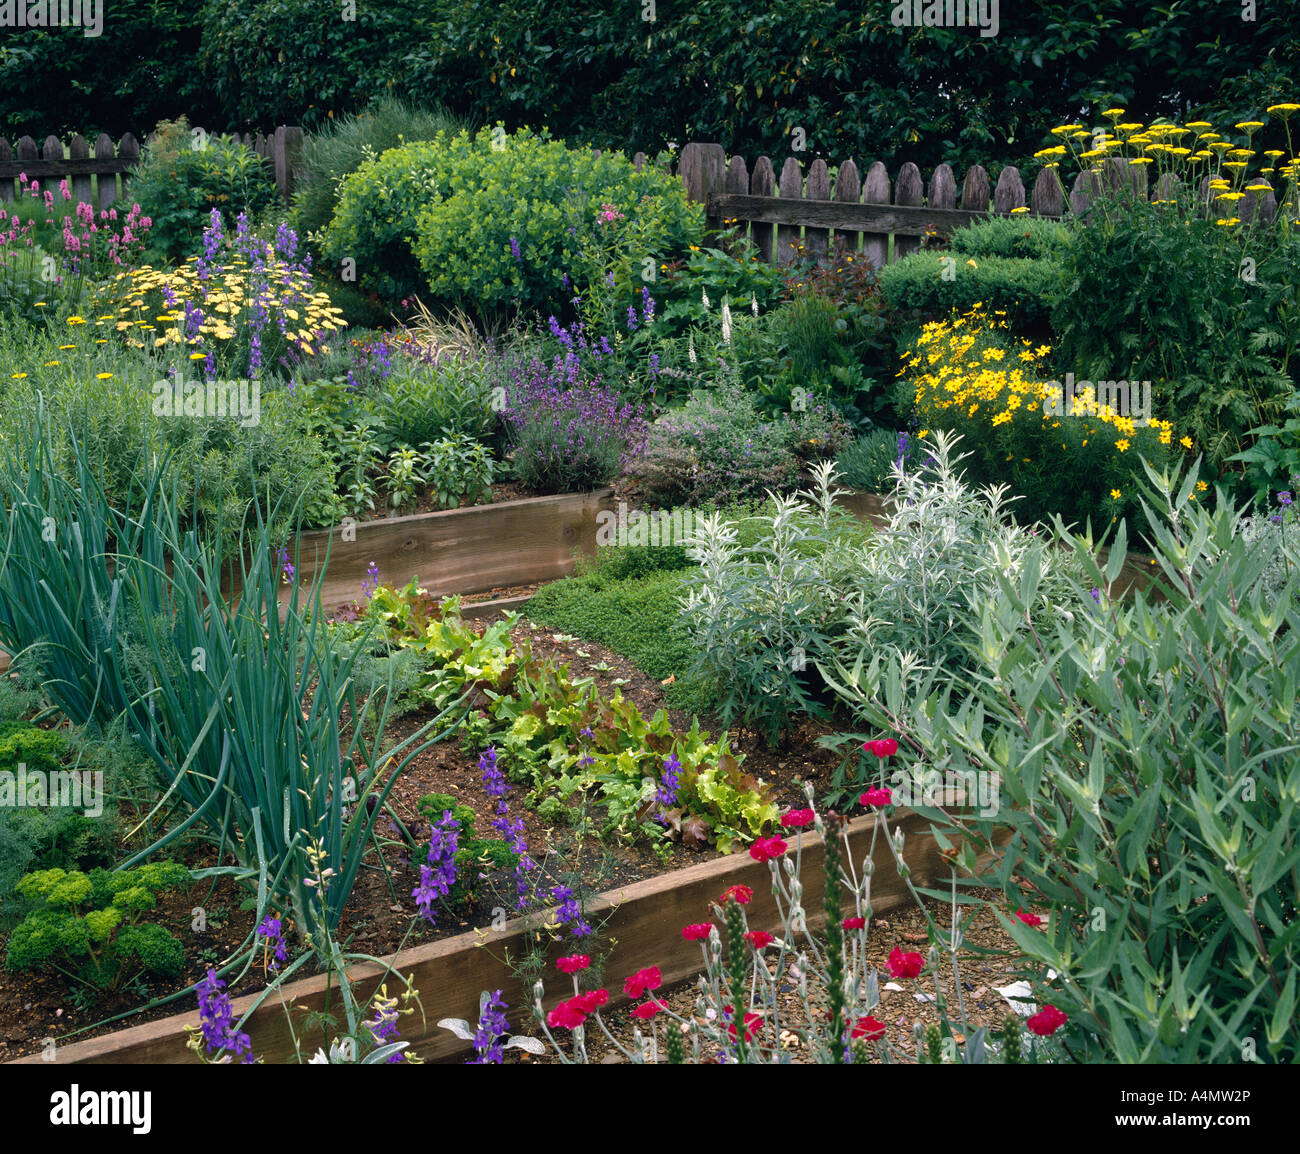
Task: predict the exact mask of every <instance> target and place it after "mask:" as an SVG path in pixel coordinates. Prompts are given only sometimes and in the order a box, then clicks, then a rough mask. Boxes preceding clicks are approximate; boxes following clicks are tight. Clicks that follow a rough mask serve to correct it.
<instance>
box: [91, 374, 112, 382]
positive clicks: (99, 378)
mask: <svg viewBox="0 0 1300 1154" xmlns="http://www.w3.org/2000/svg"><path fill="white" fill-rule="evenodd" d="M112 379H113V374H112V373H96V374H95V380H97V381H111V380H112Z"/></svg>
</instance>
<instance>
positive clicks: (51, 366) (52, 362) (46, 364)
mask: <svg viewBox="0 0 1300 1154" xmlns="http://www.w3.org/2000/svg"><path fill="white" fill-rule="evenodd" d="M58 363H59V362H58V361H46V362H45V367H46V368H47V369H52V368H54V366H55V365H57V364H58Z"/></svg>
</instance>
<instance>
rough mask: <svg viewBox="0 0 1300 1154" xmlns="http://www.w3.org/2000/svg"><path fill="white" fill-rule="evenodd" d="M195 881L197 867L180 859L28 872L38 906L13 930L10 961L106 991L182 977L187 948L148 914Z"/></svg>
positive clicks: (28, 890)
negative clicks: (148, 977) (144, 976)
mask: <svg viewBox="0 0 1300 1154" xmlns="http://www.w3.org/2000/svg"><path fill="white" fill-rule="evenodd" d="M189 882H190V871H189V870H187V869H186V868H185V867H184V866H181V865H177V864H176V863H174V862H156V863H153V864H150V865H143V866H138V867H136V868H135V869H128V870H121V871H118V872H116V873H110V872H109V871H108V870H103V869H96V870H91V872H90V873H89V874H84V873H81V872H79V871H73V872H71V873H69V872H68V871H66V870H62V869H49V870H39V871H37V872H36V873H30V874H27V875H26V876H25V877H24V878H23V879H22V880H21V881H20V882H19V883H18V886H17V892H18V894H19V896H20V897H22V898H24V899H26V900H27V901H28V902H29V903H30V904H31V905H32V906H33V907H35V908H33V909H32V911H31V912H30V913H29V914H28V915H27V916H26V918H24V919H23V921H22V922H21V923H19V925H18V926H17V927H16V928H15V929H14V931H13V933H12V934H11V935H10V937H9V947H8V951H7V953H6V956H5V964H6V965H7V966H8V968H9V969H10V970H32V969H57V970H59V971H60V972H62V973H64V974H66V975H68V976H69V977H70V978H73V979H74V980H75V981H77V982H79V983H81V984H83V985H85V986H89V987H91V988H93V989H95V990H98V991H100V992H101V993H110V992H112V991H114V990H117V989H120V988H121V986H122V985H123V984H124V983H125V982H127V981H129V980H130V979H131V978H132V977H133V976H136V975H138V974H140V973H149V974H153V975H156V976H158V977H164V978H174V977H175V976H176V975H177V974H179V973H180V972H181V968H182V966H183V965H184V963H185V949H184V947H183V946H182V945H181V943H180V942H179V941H178V940H177V939H176V938H175V937H174V936H173V935H172V934H171V933H169V932H168V931H167V930H166V929H164V928H163V927H162V926H160V925H157V924H150V923H146V922H145V921H144V919H145V915H147V914H148V913H149V911H150V910H152V909H153V908H154V906H155V905H156V904H157V898H158V895H159V894H161V893H165V892H167V891H170V890H175V889H181V888H184V887H186V886H188V885H189Z"/></svg>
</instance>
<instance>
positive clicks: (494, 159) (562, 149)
mask: <svg viewBox="0 0 1300 1154" xmlns="http://www.w3.org/2000/svg"><path fill="white" fill-rule="evenodd" d="M460 139H461V140H462V141H463V142H465V143H468V142H469V137H468V134H465V135H464V136H463V137H462V138H460ZM495 144H500V147H496V146H495ZM440 192H441V195H440V196H439V197H437V198H433V199H431V200H429V201H428V202H427V204H426V205H425V206H424V208H423V209H422V210H421V211H420V212H419V213H418V215H417V218H416V221H415V224H416V227H417V230H418V240H417V242H416V244H415V254H416V256H417V257H418V258H419V261H420V264H421V267H422V268H423V269H424V273H425V277H426V281H427V284H428V286H429V291H430V292H431V293H432V294H433V295H434V297H436V298H440V299H441V300H443V301H445V302H447V303H449V304H454V305H457V306H459V307H461V308H464V309H465V310H467V311H470V312H471V313H473V314H474V315H477V316H480V317H485V318H486V317H491V316H492V315H494V314H495V313H499V312H500V311H502V310H508V311H510V312H514V311H517V310H520V309H525V310H526V309H538V310H540V311H542V312H543V315H545V313H546V312H547V311H552V312H553V311H557V310H559V309H560V308H561V307H562V305H563V302H564V301H565V300H566V298H567V297H568V296H569V295H571V294H569V293H568V291H567V290H566V289H564V288H563V286H562V280H561V278H562V277H563V276H564V275H565V273H566V272H570V271H571V272H572V275H573V279H574V280H575V282H576V284H575V288H576V289H577V290H578V291H579V293H584V292H588V291H590V287H589V286H590V280H591V276H590V274H591V273H593V272H595V271H596V270H594V269H584V268H583V267H582V266H583V264H584V263H586V262H584V260H583V259H582V257H583V248H582V244H581V240H580V236H579V232H580V231H581V228H580V226H582V227H585V229H586V230H588V231H590V230H593V229H598V228H600V224H599V223H598V217H599V216H600V213H601V212H602V211H603V207H602V206H604V205H606V204H608V205H611V206H612V211H615V212H617V213H618V214H620V217H621V221H622V223H621V224H620V222H619V221H618V220H616V221H613V222H609V223H608V224H607V225H606V227H607V229H610V230H612V229H629V228H630V226H631V225H632V224H635V225H637V226H639V227H637V228H636V229H635V243H632V242H631V241H629V247H630V249H632V250H635V251H630V252H629V253H628V254H627V259H628V260H629V261H631V260H632V259H634V260H635V261H636V266H637V271H638V272H639V270H640V267H641V265H640V262H642V261H654V262H656V263H659V262H661V261H662V260H664V259H665V258H667V257H669V256H672V255H674V254H675V253H676V252H678V251H681V250H684V249H685V248H686V246H687V245H688V244H689V243H691V242H693V241H696V240H698V239H699V235H700V232H701V228H702V225H703V218H702V213H701V211H700V208H699V206H698V205H693V204H691V203H690V202H689V201H688V200H687V199H686V190H685V187H684V186H683V184H682V182H681V181H680V180H675V179H674V178H673V177H671V176H669V175H668V174H666V173H663V172H660V171H658V170H656V169H653V168H645V169H643V170H641V171H640V172H638V171H636V169H634V168H633V166H632V163H631V161H630V160H628V159H626V158H625V157H623V156H621V155H618V154H615V153H606V154H603V155H601V156H596V155H595V154H594V153H593V152H592V151H591V150H590V149H573V148H569V147H567V146H566V145H565V144H564V143H563V142H562V141H558V140H550V139H549V138H548V136H547V134H546V133H542V134H541V135H535V134H533V133H532V132H530V131H528V130H525V129H520V130H519V131H517V132H515V133H513V134H509V135H507V134H505V133H504V132H502V131H501V130H500V129H499V128H498V129H496V130H495V132H494V130H493V129H489V128H484V129H481V130H480V131H479V133H478V134H477V135H476V136H475V137H474V138H473V141H472V146H471V147H469V148H466V147H465V146H464V144H462V145H461V146H460V147H458V148H457V150H456V156H455V159H454V160H452V161H451V162H449V164H448V168H447V174H446V179H445V184H444V186H443V187H442V188H441V189H440ZM571 228H572V229H574V231H572V232H571V231H570V229H571ZM512 240H513V241H514V244H515V247H517V248H518V251H519V255H518V257H516V256H515V255H514V251H513V249H512V245H511V241H512ZM607 255H608V254H607ZM604 273H605V269H604V268H601V269H600V270H599V275H601V276H603V275H604ZM584 274H587V275H584ZM624 275H625V276H626V275H627V273H626V271H625V274H624ZM579 278H581V279H579ZM616 279H617V277H616ZM637 288H638V290H639V288H640V285H639V284H638V285H637Z"/></svg>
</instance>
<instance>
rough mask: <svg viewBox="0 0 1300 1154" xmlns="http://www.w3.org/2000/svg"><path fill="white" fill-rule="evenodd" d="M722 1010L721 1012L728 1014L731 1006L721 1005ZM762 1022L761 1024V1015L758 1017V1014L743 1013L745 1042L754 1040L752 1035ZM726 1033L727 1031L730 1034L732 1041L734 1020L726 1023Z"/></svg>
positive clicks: (734, 1028) (733, 1039)
mask: <svg viewBox="0 0 1300 1154" xmlns="http://www.w3.org/2000/svg"><path fill="white" fill-rule="evenodd" d="M722 1010H723V1013H727V1014H730V1013H731V1007H730V1006H723V1007H722ZM762 1024H763V1019H762V1018H761V1017H759V1015H758V1014H746V1015H745V1041H746V1042H752V1041H753V1040H754V1035H755V1034H757V1033H758V1028H759V1026H761V1025H762ZM727 1033H729V1034H730V1035H731V1040H732V1041H733V1042H734V1041H735V1040H736V1023H735V1022H728V1023H727Z"/></svg>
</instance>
